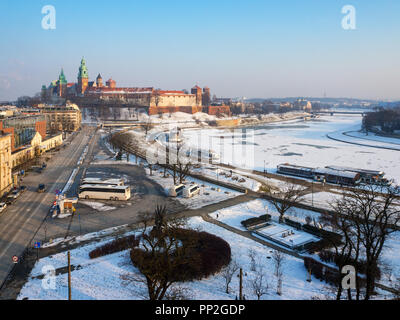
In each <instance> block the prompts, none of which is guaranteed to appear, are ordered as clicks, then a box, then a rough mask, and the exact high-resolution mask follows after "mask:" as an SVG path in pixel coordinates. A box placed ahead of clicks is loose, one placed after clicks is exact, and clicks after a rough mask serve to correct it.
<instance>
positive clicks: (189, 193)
mask: <svg viewBox="0 0 400 320" xmlns="http://www.w3.org/2000/svg"><path fill="white" fill-rule="evenodd" d="M197 194H200V187H199V186H198V185H197V184H195V185H192V186H189V187H186V189H185V190H184V195H185V198H191V197H193V196H195V195H197Z"/></svg>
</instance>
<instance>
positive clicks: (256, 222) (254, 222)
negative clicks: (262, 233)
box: [241, 214, 271, 228]
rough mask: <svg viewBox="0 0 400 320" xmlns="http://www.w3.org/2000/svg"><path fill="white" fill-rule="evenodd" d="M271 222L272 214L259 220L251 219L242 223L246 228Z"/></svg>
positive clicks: (260, 217)
mask: <svg viewBox="0 0 400 320" xmlns="http://www.w3.org/2000/svg"><path fill="white" fill-rule="evenodd" d="M270 220H271V215H270V214H264V215H262V216H259V217H258V218H250V219H247V220H244V221H242V222H241V224H242V226H243V227H245V228H249V227H254V226H256V225H259V224H262V223H266V222H268V221H270Z"/></svg>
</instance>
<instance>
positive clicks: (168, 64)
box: [0, 0, 400, 101]
mask: <svg viewBox="0 0 400 320" xmlns="http://www.w3.org/2000/svg"><path fill="white" fill-rule="evenodd" d="M48 4H52V5H53V6H54V7H55V9H56V29H55V30H44V29H43V28H42V18H43V17H44V15H43V14H42V13H41V11H42V7H43V6H44V5H48ZM345 5H353V6H354V8H355V9H356V30H344V29H343V28H342V19H343V17H344V16H345V15H344V14H342V7H343V6H345ZM399 14H400V1H398V0H392V1H390V0H380V1H378V0H362V1H360V0H357V1H349V0H346V1H338V0H329V1H325V0H323V1H321V0H303V1H298V0H279V1H278V0H247V1H238V0H236V1H235V0H218V1H211V0H204V1H200V2H199V1H196V2H194V1H183V0H180V1H178V0H170V1H164V0H163V1H161V0H147V1H124V0H117V1H98V0H97V1H94V0H85V1H81V0H80V1H78V0H68V1H67V0H52V1H49V0H46V1H41V0H35V1H30V0H24V1H22V0H14V1H10V0H2V1H0V28H1V29H0V30H2V32H1V34H0V39H1V41H0V43H1V47H0V101H3V100H9V99H10V100H12V99H16V98H17V97H18V96H21V95H33V94H35V93H37V92H39V91H40V88H41V86H42V85H43V84H46V85H49V84H50V82H51V81H52V80H55V79H57V78H58V75H59V73H60V70H61V68H62V67H63V68H64V72H65V75H66V77H67V80H68V81H69V82H76V77H77V73H78V68H79V63H80V60H81V58H82V56H84V57H85V59H86V61H87V66H88V69H89V76H90V78H91V80H94V79H95V78H96V76H97V74H98V73H101V75H102V76H103V78H104V79H105V80H106V79H108V78H109V77H112V78H113V79H115V80H116V81H117V85H120V86H153V87H156V88H163V89H184V88H185V89H189V88H191V87H192V86H194V85H195V84H198V85H200V86H208V87H210V88H211V90H212V94H216V95H217V96H221V97H242V96H245V97H247V98H269V97H293V96H313V97H321V96H323V95H324V93H325V92H326V94H327V96H328V97H349V98H365V99H393V100H394V99H396V100H400V59H399V52H400V41H399V35H400V19H399Z"/></svg>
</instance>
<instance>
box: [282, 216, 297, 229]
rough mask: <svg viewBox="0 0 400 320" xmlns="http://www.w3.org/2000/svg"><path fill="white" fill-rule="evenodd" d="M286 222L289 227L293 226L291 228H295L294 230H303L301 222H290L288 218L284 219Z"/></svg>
mask: <svg viewBox="0 0 400 320" xmlns="http://www.w3.org/2000/svg"><path fill="white" fill-rule="evenodd" d="M284 221H285V223H286V224H287V225H288V226H291V227H293V228H296V229H297V230H300V229H301V223H300V222H297V221H293V220H290V219H288V218H284Z"/></svg>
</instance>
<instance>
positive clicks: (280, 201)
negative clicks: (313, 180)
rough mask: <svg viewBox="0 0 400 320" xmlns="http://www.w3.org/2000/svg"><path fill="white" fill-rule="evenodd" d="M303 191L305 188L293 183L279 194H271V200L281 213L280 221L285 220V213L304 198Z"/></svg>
mask: <svg viewBox="0 0 400 320" xmlns="http://www.w3.org/2000/svg"><path fill="white" fill-rule="evenodd" d="M303 192H304V189H303V188H301V187H297V186H295V185H292V184H291V185H289V186H288V187H286V188H285V189H283V190H281V192H280V193H279V194H274V195H272V194H270V196H271V202H272V204H273V205H274V207H275V208H276V210H277V211H278V213H279V222H283V218H284V216H285V213H286V212H287V211H288V210H289V209H290V208H292V207H293V206H294V205H295V204H296V203H297V202H299V201H300V200H301V199H302V197H303Z"/></svg>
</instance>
